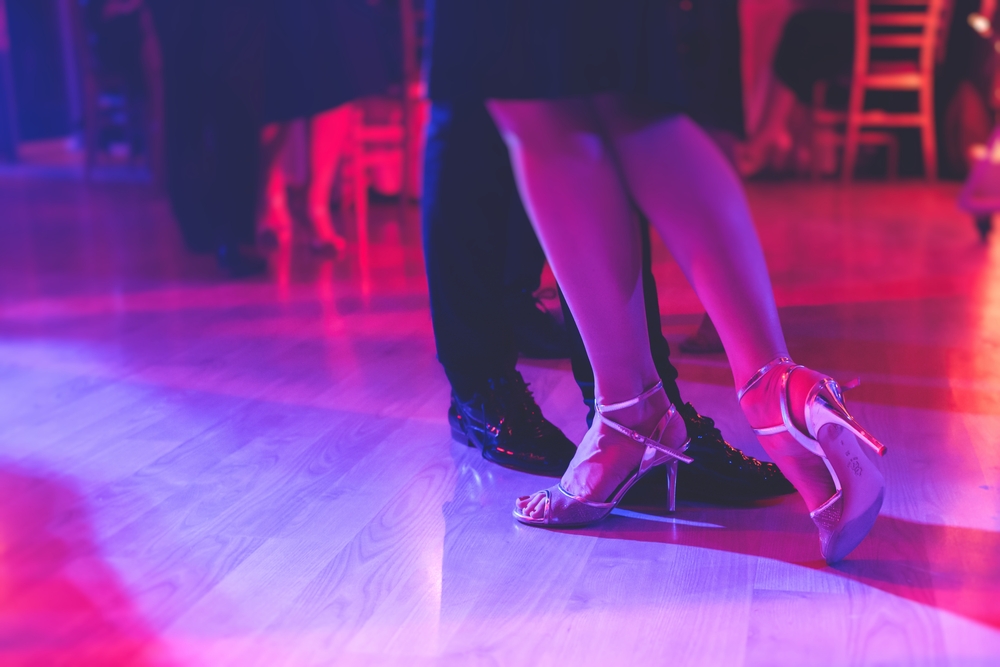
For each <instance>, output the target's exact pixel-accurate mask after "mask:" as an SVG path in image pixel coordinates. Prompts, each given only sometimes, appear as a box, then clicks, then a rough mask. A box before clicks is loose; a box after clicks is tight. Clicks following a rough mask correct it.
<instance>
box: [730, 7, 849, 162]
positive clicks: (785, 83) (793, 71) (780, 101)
mask: <svg viewBox="0 0 1000 667" xmlns="http://www.w3.org/2000/svg"><path fill="white" fill-rule="evenodd" d="M796 5H797V8H798V10H797V11H796V13H795V14H793V15H792V17H791V18H790V19H789V20H788V23H786V24H785V28H784V30H783V31H782V34H781V41H780V42H779V44H778V50H777V52H776V54H775V56H774V62H773V65H772V66H773V69H774V74H775V77H776V80H775V81H774V82H773V83H772V85H771V89H770V91H769V95H768V98H767V104H766V106H765V108H764V117H763V118H762V120H761V122H760V126H759V127H758V128H757V129H756V130H755V131H754V132H753V133H752V135H751V136H750V137H749V139H748V140H747V141H746V142H745V143H744V144H742V145H741V146H739V147H738V148H737V151H736V167H737V170H738V171H739V173H740V174H741V175H742V176H754V175H756V174H758V173H760V172H762V171H764V170H765V169H767V168H769V167H772V168H775V169H778V170H781V169H784V168H785V167H787V166H788V164H789V162H790V158H791V152H792V148H793V145H794V142H793V140H792V134H791V131H790V129H789V128H790V126H791V123H792V117H793V114H794V112H795V109H796V106H797V104H803V105H806V106H809V105H811V104H812V97H813V87H814V86H815V84H816V82H818V81H839V80H843V79H845V78H849V77H850V75H851V65H852V63H853V61H854V0H798V2H797V3H796ZM842 102H843V103H844V105H845V106H846V103H847V101H846V97H845V98H844V99H843V100H842Z"/></svg>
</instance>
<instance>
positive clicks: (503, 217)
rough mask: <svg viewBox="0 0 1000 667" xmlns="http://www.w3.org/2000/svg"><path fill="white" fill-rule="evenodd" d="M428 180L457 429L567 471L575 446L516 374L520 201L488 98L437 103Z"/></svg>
mask: <svg viewBox="0 0 1000 667" xmlns="http://www.w3.org/2000/svg"><path fill="white" fill-rule="evenodd" d="M423 182H424V192H423V197H422V206H423V225H424V230H423V231H424V255H425V259H426V262H427V284H428V290H429V293H430V302H431V321H432V323H433V326H434V338H435V342H436V344H437V352H438V359H439V360H440V361H441V364H442V365H443V366H444V370H445V374H446V375H447V376H448V380H449V382H450V383H451V386H452V392H453V395H452V405H451V408H450V410H449V421H450V423H451V426H452V432H453V434H454V435H455V437H456V438H459V439H461V440H463V441H465V442H467V443H468V444H470V445H477V446H479V447H482V449H483V456H484V457H485V458H487V459H489V460H491V461H494V462H496V463H500V464H502V465H506V466H509V467H513V468H517V469H520V470H526V471H529V472H536V473H540V474H550V475H556V476H558V475H561V474H562V472H563V471H564V470H565V469H566V466H567V465H568V463H569V461H570V459H571V458H572V457H573V453H574V451H575V448H574V446H573V444H572V443H571V442H570V441H569V440H568V439H567V438H566V437H565V436H564V435H563V434H562V432H561V431H559V429H557V428H556V427H555V426H553V425H552V424H551V423H549V422H548V421H547V420H545V418H544V417H543V416H542V414H541V410H540V409H539V408H538V406H537V404H535V402H534V399H533V398H532V397H531V394H530V392H529V391H528V389H527V386H526V385H525V384H524V381H523V379H521V376H520V374H519V373H518V372H517V370H516V364H517V348H516V346H515V343H514V338H513V330H512V326H511V319H510V317H509V316H508V313H507V312H506V310H505V308H504V307H503V305H504V290H505V281H504V276H505V268H506V266H507V243H508V223H509V221H510V214H511V210H512V206H513V205H515V204H516V203H517V200H518V198H517V191H516V188H515V185H514V180H513V174H512V173H511V169H510V161H509V159H508V157H507V149H506V147H505V146H504V144H503V141H502V140H501V138H500V135H499V133H498V132H497V130H496V127H495V126H494V125H493V120H492V119H491V118H490V116H489V114H488V113H487V112H486V109H485V107H484V106H483V105H482V103H473V102H469V103H441V102H435V103H434V104H433V106H432V108H431V115H430V123H429V124H428V128H427V142H426V148H425V152H424V181H423ZM540 269H541V267H539V269H538V270H539V271H540Z"/></svg>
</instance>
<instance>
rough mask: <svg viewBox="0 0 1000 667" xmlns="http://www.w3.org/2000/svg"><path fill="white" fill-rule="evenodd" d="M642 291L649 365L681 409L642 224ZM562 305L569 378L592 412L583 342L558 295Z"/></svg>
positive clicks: (590, 380) (589, 368) (646, 233)
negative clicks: (566, 335) (574, 380)
mask: <svg viewBox="0 0 1000 667" xmlns="http://www.w3.org/2000/svg"><path fill="white" fill-rule="evenodd" d="M642 289H643V298H644V300H645V304H646V325H647V327H648V328H649V347H650V352H651V353H652V355H653V363H654V364H655V365H656V370H657V372H658V373H659V374H660V378H661V379H662V380H663V389H664V391H666V392H667V397H668V398H670V401H671V402H672V403H673V404H674V405H682V404H683V403H684V401H683V400H682V399H681V391H680V389H679V388H678V387H677V369H676V368H674V366H673V364H671V363H670V344H669V343H667V339H666V338H664V337H663V330H662V329H661V327H660V303H659V296H658V295H657V293H656V280H655V279H654V278H653V258H652V246H651V245H650V241H649V223H648V222H647V221H646V220H645V219H643V220H642ZM559 298H560V301H561V302H562V309H563V318H564V319H565V321H566V332H567V334H568V335H569V339H570V355H571V356H570V363H571V364H572V367H573V377H574V378H576V382H577V384H579V385H580V390H581V391H582V392H583V402H584V403H586V404H587V405H588V406H589V407H591V408H593V404H594V369H593V367H592V366H591V365H590V359H589V358H588V357H587V350H586V349H585V348H584V346H583V338H581V336H580V330H579V329H578V328H577V326H576V320H574V319H573V314H572V313H571V312H570V310H569V306H567V305H566V299H565V298H563V296H562V293H560V294H559Z"/></svg>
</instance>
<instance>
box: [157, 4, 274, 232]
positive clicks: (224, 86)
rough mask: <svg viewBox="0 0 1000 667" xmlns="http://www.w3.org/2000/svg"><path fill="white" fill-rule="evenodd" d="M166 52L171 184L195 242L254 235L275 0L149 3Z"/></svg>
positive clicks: (185, 229) (174, 201)
mask: <svg viewBox="0 0 1000 667" xmlns="http://www.w3.org/2000/svg"><path fill="white" fill-rule="evenodd" d="M149 5H150V8H151V10H152V11H153V17H154V21H155V23H156V28H157V33H158V35H159V40H160V45H161V49H162V52H163V84H164V96H165V110H164V111H165V135H166V163H167V165H166V167H167V189H168V193H169V196H170V202H171V205H172V207H173V211H174V215H175V217H176V218H177V221H178V222H179V223H180V227H181V231H182V233H183V235H184V240H185V242H186V243H187V245H188V246H189V247H190V248H191V249H192V250H195V251H208V250H213V249H215V248H217V247H218V246H220V245H228V244H240V243H250V242H252V241H253V238H254V229H255V219H256V210H257V196H258V183H259V180H260V148H259V146H260V128H261V124H262V121H263V104H264V77H263V75H262V72H263V70H264V66H265V55H266V53H265V50H266V20H267V16H268V15H267V12H266V9H267V3H266V0H149Z"/></svg>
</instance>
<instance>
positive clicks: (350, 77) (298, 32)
mask: <svg viewBox="0 0 1000 667" xmlns="http://www.w3.org/2000/svg"><path fill="white" fill-rule="evenodd" d="M269 4H270V8H269V10H268V11H269V17H268V21H267V40H268V56H267V68H266V77H265V85H266V91H267V92H266V97H265V100H266V101H265V105H264V117H265V119H266V120H267V122H275V121H287V120H292V119H294V118H306V117H309V116H314V115H316V114H318V113H320V112H323V111H327V110H329V109H333V108H335V107H338V106H340V105H341V104H344V103H345V102H349V101H351V100H353V99H357V98H359V97H365V96H368V95H377V94H383V93H385V92H386V89H387V88H388V87H389V84H390V82H394V81H399V79H400V76H399V70H400V64H399V63H400V61H401V55H400V54H399V51H398V49H397V48H394V46H395V45H397V44H398V43H399V41H400V38H399V35H398V34H394V33H398V30H399V26H398V22H396V21H395V20H394V19H395V18H396V13H395V10H391V9H390V8H385V7H381V6H374V5H372V4H370V3H369V2H368V1H367V0H277V1H275V0H271V2H269Z"/></svg>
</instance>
